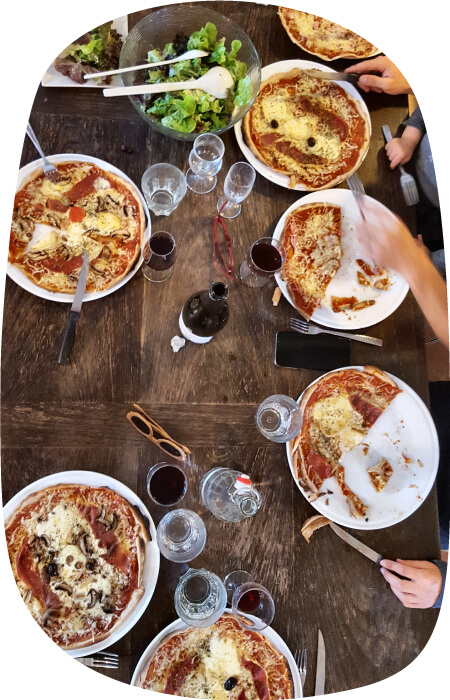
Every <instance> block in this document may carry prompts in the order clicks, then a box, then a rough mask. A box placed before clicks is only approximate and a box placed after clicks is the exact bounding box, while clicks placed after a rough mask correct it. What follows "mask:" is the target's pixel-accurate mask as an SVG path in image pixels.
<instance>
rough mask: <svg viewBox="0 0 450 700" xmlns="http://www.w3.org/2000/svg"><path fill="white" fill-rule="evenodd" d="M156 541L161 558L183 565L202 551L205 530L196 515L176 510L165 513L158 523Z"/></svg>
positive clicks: (204, 541) (192, 512) (181, 509)
mask: <svg viewBox="0 0 450 700" xmlns="http://www.w3.org/2000/svg"><path fill="white" fill-rule="evenodd" d="M156 541H157V543H158V547H159V549H160V552H161V554H162V555H163V557H165V558H166V559H169V560H170V561H176V562H180V563H184V562H187V561H191V560H192V559H195V557H197V556H198V555H199V554H200V552H202V551H203V548H204V546H205V543H206V528H205V525H204V523H203V520H202V519H201V517H200V516H199V515H197V513H194V511H192V510H186V509H183V508H178V509H177V510H171V511H170V512H169V513H166V515H165V516H164V517H163V519H162V520H161V521H160V523H159V525H158V529H157V531H156Z"/></svg>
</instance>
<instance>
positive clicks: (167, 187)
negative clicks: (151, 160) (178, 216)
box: [141, 163, 186, 216]
mask: <svg viewBox="0 0 450 700" xmlns="http://www.w3.org/2000/svg"><path fill="white" fill-rule="evenodd" d="M141 186H142V192H143V193H144V197H145V201H146V202H147V205H148V208H149V209H151V210H152V212H153V213H154V214H156V216H169V214H171V212H173V210H174V209H176V208H177V206H178V205H179V203H180V202H181V200H182V199H183V197H184V195H185V194H186V178H185V176H184V174H183V173H182V172H181V170H180V169H179V168H176V167H175V166H174V165H171V164H170V163H157V164H156V165H151V166H150V167H149V168H147V170H146V171H145V173H144V174H143V176H142V180H141Z"/></svg>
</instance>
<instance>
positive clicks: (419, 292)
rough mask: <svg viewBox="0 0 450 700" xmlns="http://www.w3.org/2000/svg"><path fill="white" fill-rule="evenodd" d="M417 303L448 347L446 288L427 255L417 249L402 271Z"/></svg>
mask: <svg viewBox="0 0 450 700" xmlns="http://www.w3.org/2000/svg"><path fill="white" fill-rule="evenodd" d="M402 273H403V276H404V277H405V278H406V280H407V282H408V284H409V286H410V289H411V291H412V293H413V294H414V296H415V298H416V300H417V303H418V304H419V306H420V308H421V309H422V311H423V313H424V315H425V317H426V319H427V321H428V323H429V324H430V326H431V327H432V329H433V330H434V332H435V333H436V336H437V337H438V338H439V340H440V341H441V342H442V343H444V345H445V346H446V347H447V348H448V347H449V323H448V304H447V287H446V284H445V282H444V280H443V279H442V277H441V275H440V274H439V272H438V271H437V270H436V268H435V267H434V265H433V263H432V262H431V260H430V259H429V257H428V255H427V254H426V253H425V252H424V251H423V250H421V249H420V248H417V250H415V251H413V253H412V254H411V256H410V259H409V263H408V265H407V266H405V268H404V270H402Z"/></svg>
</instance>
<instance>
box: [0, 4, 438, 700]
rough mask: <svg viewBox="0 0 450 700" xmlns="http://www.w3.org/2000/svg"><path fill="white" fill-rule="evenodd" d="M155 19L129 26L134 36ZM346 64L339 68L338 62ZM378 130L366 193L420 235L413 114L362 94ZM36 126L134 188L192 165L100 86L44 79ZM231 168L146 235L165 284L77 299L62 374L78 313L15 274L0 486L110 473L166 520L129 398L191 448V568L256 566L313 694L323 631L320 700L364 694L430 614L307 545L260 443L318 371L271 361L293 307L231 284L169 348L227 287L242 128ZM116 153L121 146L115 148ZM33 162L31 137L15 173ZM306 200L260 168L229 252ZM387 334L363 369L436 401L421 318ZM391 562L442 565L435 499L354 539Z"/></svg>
mask: <svg viewBox="0 0 450 700" xmlns="http://www.w3.org/2000/svg"><path fill="white" fill-rule="evenodd" d="M202 6H203V7H204V8H205V21H207V8H208V7H214V9H216V10H217V11H219V12H221V13H223V14H225V15H227V16H229V17H231V18H233V19H234V20H235V21H236V22H237V23H238V24H240V25H241V26H242V28H243V29H244V30H245V31H246V32H247V33H248V34H249V35H250V36H251V38H252V40H253V42H254V44H255V46H256V48H257V50H258V53H259V55H260V59H261V64H262V65H266V64H269V63H273V62H274V61H278V60H283V59H289V58H309V59H311V56H310V55H309V54H305V53H304V52H302V51H301V50H300V49H299V48H298V47H296V46H294V45H293V44H292V43H291V42H290V41H289V40H288V38H287V37H286V34H285V32H284V30H283V29H282V26H281V23H280V21H279V19H278V17H277V16H276V8H274V7H271V6H268V7H264V6H260V5H252V4H250V3H226V2H218V3H210V2H205V3H202ZM147 12H148V11H144V12H140V13H136V14H134V15H131V16H130V17H129V25H130V27H132V26H133V25H134V24H135V23H136V22H137V21H138V20H139V19H141V17H143V16H144V15H145V14H147ZM346 65H348V61H343V60H341V61H336V62H333V64H332V67H333V68H337V69H342V68H343V67H344V66H346ZM366 101H367V105H368V107H369V110H370V112H371V118H372V128H373V134H372V139H371V145H370V150H369V153H368V155H367V157H366V159H365V160H364V162H363V164H362V166H361V168H360V170H359V174H360V176H361V179H362V180H363V183H364V185H365V187H366V191H367V193H368V194H369V195H371V196H373V197H375V198H376V199H379V200H380V201H381V202H383V203H384V204H386V205H387V206H388V207H389V208H390V209H392V210H393V211H394V212H396V213H398V214H399V215H400V216H401V217H402V218H404V219H405V221H406V222H407V223H408V225H409V226H410V228H411V229H412V230H413V231H414V230H415V220H414V211H413V210H412V209H411V208H409V209H408V208H407V207H406V206H405V204H404V201H403V199H402V195H401V190H400V185H399V179H398V175H397V173H394V172H391V171H390V170H389V167H388V164H387V159H386V157H385V154H384V150H383V146H384V142H383V137H382V133H381V125H382V124H384V123H388V124H389V125H390V127H391V129H392V130H393V131H394V132H395V130H396V129H397V126H398V125H399V124H400V123H401V121H402V120H403V119H404V117H405V116H406V113H407V103H406V99H405V98H404V97H390V96H385V95H378V94H371V95H368V96H367V98H366ZM30 121H31V124H32V126H33V128H34V130H35V132H36V134H37V135H38V138H39V139H40V141H41V144H42V146H43V148H44V150H45V151H46V152H47V153H84V154H87V155H90V156H97V157H99V158H103V159H104V160H107V161H109V162H111V163H113V164H114V165H116V166H117V167H119V168H121V169H122V170H123V171H124V172H125V173H126V174H127V175H129V176H130V177H131V178H132V179H133V180H134V181H135V182H136V184H138V185H139V183H140V179H141V176H142V174H143V172H144V171H145V169H146V168H147V167H148V166H149V165H150V164H152V163H155V162H162V161H166V162H171V163H173V164H175V165H177V166H178V167H180V168H181V169H183V170H185V169H186V168H187V161H188V154H189V150H190V146H189V144H183V143H181V142H178V141H176V140H171V139H168V138H164V137H161V136H160V135H159V134H158V133H157V132H152V131H151V130H149V128H148V126H147V125H146V124H145V123H144V122H143V121H142V120H141V119H140V117H139V116H138V114H137V113H136V112H135V111H134V110H133V108H132V107H131V105H130V103H129V101H128V99H127V98H116V99H115V100H114V101H113V102H112V101H108V102H107V101H106V100H104V98H103V97H102V94H101V91H97V90H88V89H84V88H76V89H55V88H42V87H39V89H38V91H37V94H36V99H35V102H34V106H33V110H32V113H31V116H30ZM223 141H224V144H225V158H224V166H223V169H222V171H221V173H220V174H219V176H218V186H217V188H216V190H214V191H213V192H212V193H210V194H208V195H205V196H203V197H200V196H198V195H195V194H193V193H192V192H190V191H188V194H187V195H186V197H185V199H184V200H183V202H182V203H181V205H180V206H179V208H178V209H177V210H176V211H175V212H174V213H173V214H172V215H171V216H170V217H169V218H165V217H159V218H155V217H153V215H152V227H153V230H157V229H158V228H160V227H161V228H166V229H168V230H169V231H171V232H172V233H173V234H174V236H175V238H176V241H177V246H178V260H177V262H176V266H175V271H174V274H173V276H172V278H171V279H170V280H169V281H168V282H166V283H164V284H160V285H154V284H151V283H149V282H147V281H146V280H145V279H144V277H143V276H142V274H141V273H140V272H138V273H137V274H136V275H135V277H134V278H133V279H132V280H131V281H130V282H129V283H128V284H127V285H126V286H124V287H122V288H121V289H120V290H118V291H117V292H115V293H114V294H111V295H110V296H107V297H105V298H103V299H100V300H97V301H92V302H89V303H86V304H85V305H84V306H83V311H82V314H81V318H80V321H79V322H78V325H77V336H76V343H75V346H74V349H73V352H72V361H71V364H70V365H69V366H67V367H64V366H60V365H58V364H57V354H58V349H59V340H60V336H61V333H62V330H63V328H64V325H65V322H66V319H67V313H68V306H67V305H65V304H59V303H54V302H50V301H45V300H43V299H40V298H38V297H36V296H33V295H31V294H29V293H27V292H25V291H24V290H22V289H21V288H20V287H18V286H17V285H16V284H14V283H13V282H12V281H11V280H10V279H7V281H6V294H5V305H4V319H3V346H2V410H3V417H2V442H3V452H2V486H3V498H4V501H8V500H9V499H10V498H11V497H12V496H13V495H14V494H15V493H16V492H17V491H19V490H20V489H21V488H23V487H24V486H26V485H27V484H29V483H31V482H33V481H34V480H36V479H38V478H40V477H42V476H45V475H47V474H53V473H57V472H60V471H65V470H69V469H86V470H94V471H99V472H103V473H105V474H108V475H110V476H113V477H115V478H117V479H119V480H121V481H123V482H124V483H125V484H127V485H128V486H129V487H130V488H132V489H133V490H134V491H135V492H136V493H137V494H138V495H139V496H140V497H141V498H142V499H143V500H144V501H145V502H146V504H147V505H148V507H149V509H150V511H151V514H152V517H153V518H154V521H155V524H157V523H158V522H159V520H160V518H161V517H162V515H163V514H164V512H165V511H164V510H163V509H159V508H156V507H155V506H154V505H153V504H152V503H151V502H150V499H149V498H148V496H147V494H146V490H145V477H146V472H147V470H148V468H149V467H150V466H151V465H152V464H154V463H155V462H157V461H160V460H161V456H162V453H161V452H159V451H158V449H157V448H156V447H154V446H153V445H152V444H151V443H149V442H148V441H145V440H144V439H143V438H141V437H140V436H139V435H138V433H137V432H136V431H134V430H133V429H132V428H131V426H130V425H129V423H128V422H127V421H126V420H125V414H126V412H127V410H128V409H129V408H130V406H131V404H132V403H133V402H138V403H140V404H141V405H143V406H144V407H145V408H146V409H148V411H149V413H150V414H151V415H152V417H154V418H155V419H156V420H157V421H158V422H160V423H161V424H163V425H164V427H166V429H167V430H168V431H169V432H171V433H172V434H173V435H174V437H176V438H177V439H178V440H180V441H181V442H183V443H185V444H187V445H189V446H190V447H191V449H192V455H191V459H190V462H189V465H188V472H189V490H188V495H187V497H186V499H185V501H184V504H185V505H186V507H190V508H192V509H194V510H196V511H197V512H199V513H201V514H202V516H203V517H204V520H205V524H206V527H207V531H208V541H207V545H206V548H205V550H204V552H203V553H202V554H201V556H199V557H198V558H197V559H196V560H195V561H194V562H193V566H194V567H200V566H204V567H206V568H208V569H210V570H212V571H214V572H216V573H217V574H218V575H220V576H224V575H226V573H227V572H228V571H230V570H232V569H235V568H237V567H243V568H245V569H247V570H249V571H251V572H252V573H253V574H254V575H255V577H256V579H257V580H259V581H261V582H262V583H264V584H265V585H266V586H267V587H268V588H269V589H270V590H271V591H272V593H273V595H274V598H275V603H276V615H275V619H274V622H273V627H274V628H275V629H276V630H277V632H278V633H279V634H280V635H281V636H282V637H283V639H284V640H285V641H286V643H287V644H288V646H289V647H290V648H291V650H292V651H295V650H296V649H297V648H298V647H300V646H305V647H307V649H308V659H309V667H308V675H307V679H306V685H305V690H304V692H305V695H312V694H313V689H314V670H315V663H316V643H317V629H318V628H320V629H321V630H322V632H323V634H324V638H325V644H326V650H327V680H326V691H327V692H337V691H342V690H347V689H351V688H356V687H359V686H363V685H366V684H369V683H373V682H375V681H378V680H381V679H383V678H386V677H388V676H390V675H392V674H394V673H396V672H398V671H400V670H401V669H403V668H405V667H406V666H407V665H408V664H409V663H410V662H411V661H413V659H415V658H416V657H417V655H418V654H419V653H420V651H421V650H422V649H423V647H424V646H425V644H426V643H427V641H428V639H429V637H430V635H431V633H432V631H433V628H434V625H435V622H436V619H437V612H436V611H419V610H412V611H411V610H406V609H404V608H403V607H402V605H401V604H400V602H399V601H398V600H397V598H395V597H394V595H393V594H392V593H391V591H390V589H389V588H388V586H387V584H386V583H385V581H384V579H383V578H382V576H381V575H380V573H379V570H378V568H377V567H376V566H375V565H374V564H372V563H371V562H370V561H369V560H367V559H365V558H364V557H362V556H360V555H359V554H358V553H357V552H355V551H354V550H351V549H350V548H349V547H347V546H346V545H344V544H343V543H342V542H340V541H337V540H336V537H335V535H334V534H333V533H332V532H331V530H328V529H325V530H321V531H320V532H318V533H317V534H316V535H315V536H314V538H313V539H312V540H311V542H310V544H307V543H306V542H305V540H304V539H303V538H302V536H301V534H300V526H301V524H302V522H303V521H304V520H305V519H306V518H307V517H309V516H311V515H313V514H314V513H315V511H314V509H313V507H312V506H311V505H310V504H309V503H307V502H306V500H305V499H304V498H303V496H302V495H301V494H300V493H299V491H298V490H297V488H296V487H295V484H294V483H293V481H292V478H291V476H290V472H289V468H288V465H287V460H286V455H285V449H284V447H283V446H280V445H275V444H272V443H268V442H267V441H265V440H264V438H262V437H261V435H260V434H259V433H258V431H257V429H256V427H255V423H254V415H255V411H256V408H257V405H258V404H259V403H260V401H261V400H262V399H264V398H265V397H266V396H268V395H270V394H273V393H285V394H288V395H291V396H294V397H296V396H298V395H299V394H300V393H301V392H302V391H303V389H304V388H305V387H306V386H307V385H308V384H309V383H310V382H311V381H312V380H313V379H315V378H316V377H318V376H320V374H321V372H319V371H298V370H291V369H281V368H278V367H275V365H274V362H273V355H274V341H275V333H276V331H278V330H284V329H287V327H288V323H289V318H290V316H291V311H292V309H291V307H290V306H289V304H288V303H287V302H285V301H284V300H282V301H281V302H280V305H279V306H278V307H277V308H275V307H273V306H272V304H271V297H272V293H273V289H274V282H273V281H272V282H270V283H269V284H268V285H267V286H266V287H264V288H263V289H261V290H253V289H249V288H247V287H244V286H243V285H242V284H240V283H239V282H238V281H236V280H233V281H232V282H231V283H230V285H229V288H230V292H229V305H230V322H229V323H228V325H227V326H226V328H225V329H224V330H223V331H222V332H221V333H220V335H218V336H217V337H216V338H214V340H213V341H212V342H211V343H209V344H207V345H204V346H196V345H193V344H189V343H188V344H187V346H186V347H185V348H184V349H183V350H182V351H180V352H179V353H178V354H174V353H173V352H172V350H171V347H170V339H171V338H172V336H174V335H175V334H176V333H177V332H178V315H179V312H180V309H181V307H182V305H183V303H184V301H185V300H186V299H187V297H188V296H189V295H190V294H192V293H193V292H194V291H196V290H199V289H204V288H206V287H207V286H209V284H210V283H211V282H212V281H213V280H216V279H223V277H222V276H221V274H220V272H218V270H217V269H216V268H215V266H214V264H213V258H212V246H211V236H212V220H213V216H214V214H215V203H216V199H217V197H218V196H220V194H221V191H222V186H223V181H224V179H225V175H226V173H227V171H228V169H229V167H230V165H231V164H232V163H233V162H236V161H238V160H242V154H241V153H240V151H239V148H238V146H237V142H236V139H235V136H234V133H233V131H232V130H231V131H228V132H227V133H225V134H224V136H223ZM122 145H123V146H125V147H126V149H128V150H129V151H131V152H127V150H122V148H121V147H122ZM35 158H36V153H35V151H34V149H33V146H32V145H31V143H30V142H29V141H28V140H26V141H25V142H24V150H23V154H22V161H21V162H22V165H23V164H26V163H28V162H30V161H32V160H34V159H35ZM299 196H300V195H299V193H298V192H292V191H289V190H287V189H284V188H281V187H277V186H276V185H274V184H273V183H271V182H269V181H268V180H266V179H264V178H262V177H261V176H259V175H258V176H257V178H256V182H255V186H254V190H253V192H252V194H251V195H250V197H249V198H248V199H247V200H246V201H245V202H244V203H243V206H242V214H241V215H240V216H239V217H238V218H237V219H234V220H230V222H229V232H230V235H231V237H232V240H233V251H234V256H235V260H236V261H237V263H238V264H239V263H240V261H241V260H242V258H243V257H244V255H245V253H246V250H247V248H248V246H249V244H250V243H251V242H252V241H254V240H255V239H256V238H259V237H261V236H263V235H271V233H272V232H273V229H274V226H275V224H276V222H277V220H278V219H279V217H280V216H281V214H282V213H283V212H284V211H285V209H286V208H287V207H288V206H290V204H292V203H293V202H294V201H296V200H297V199H298V198H299ZM370 334H371V335H375V336H378V337H381V338H383V340H384V346H383V348H382V349H380V348H375V347H372V346H365V345H362V344H357V343H353V344H352V348H351V363H352V364H364V363H370V364H375V365H378V366H380V367H381V368H383V369H384V370H387V371H388V372H391V373H393V374H394V375H396V376H398V377H400V378H401V379H403V380H404V381H405V382H407V383H408V384H409V385H410V386H411V387H412V388H413V389H414V390H415V391H416V392H417V393H418V394H419V395H420V396H421V397H422V398H423V399H424V400H425V401H427V399H428V395H427V379H426V371H425V355H424V342H423V318H422V316H421V313H420V311H419V309H418V307H417V305H416V303H415V301H414V299H413V298H412V296H411V295H408V296H407V298H406V299H405V301H404V302H403V303H402V305H401V306H400V308H399V309H398V310H397V311H396V312H395V313H394V314H392V316H390V317H389V318H388V319H386V320H385V321H383V322H382V323H379V324H378V325H376V326H374V327H372V328H371V329H370ZM213 466H223V467H232V468H237V469H241V470H243V471H246V472H248V473H249V474H250V475H251V476H252V478H253V480H254V481H255V482H256V483H257V484H259V487H260V491H261V493H262V496H263V499H264V503H263V507H262V509H261V510H260V511H259V512H258V513H257V515H256V516H255V517H254V518H253V519H250V520H249V521H246V522H243V523H238V524H227V523H222V522H220V521H218V520H215V519H214V518H213V517H212V515H211V514H210V513H208V512H204V511H203V510H202V506H201V504H200V501H199V496H198V483H199V479H200V477H201V476H202V474H204V473H205V472H206V471H207V470H208V469H210V468H212V467H213ZM355 534H356V536H360V538H361V539H363V540H364V542H366V543H367V544H368V545H369V546H371V547H372V548H374V549H376V550H377V551H379V552H382V553H383V554H384V555H385V556H389V557H396V556H400V557H403V558H406V559H420V558H432V557H437V556H438V554H439V549H438V534H437V514H436V500H435V493H434V491H433V492H432V493H431V495H430V496H429V497H428V499H427V500H426V502H425V503H423V505H422V506H421V507H420V509H419V510H418V511H416V513H414V515H412V516H411V517H409V518H408V519H407V520H406V521H404V522H402V523H399V524H397V525H395V526H394V527H390V528H386V529H383V530H377V531H365V532H361V533H358V531H356V533H355ZM184 568H186V567H185V566H183V565H177V564H173V563H170V562H168V561H167V560H165V559H162V560H161V572H160V577H159V580H158V583H157V586H156V590H155V594H154V596H153V598H152V600H151V602H150V604H149V606H148V608H147V610H146V612H145V614H144V615H143V617H142V618H141V620H140V621H139V622H138V624H137V625H136V626H135V627H134V628H133V629H132V630H131V632H129V633H128V634H127V635H126V636H125V637H124V638H123V639H122V640H121V641H119V642H118V643H117V644H115V645H114V647H113V648H112V650H113V651H117V652H118V653H119V654H120V657H121V661H120V667H119V669H118V671H116V672H106V673H107V674H108V675H110V676H111V677H114V678H117V679H119V680H121V681H123V682H125V683H128V682H129V681H130V679H131V675H132V673H133V670H134V667H135V665H136V663H137V661H138V660H139V657H140V655H141V654H142V652H143V651H144V649H145V648H146V646H147V645H148V644H149V642H150V641H151V639H152V638H153V637H154V636H155V635H156V634H157V633H158V632H159V631H161V630H162V629H163V627H165V626H166V625H167V624H169V623H170V622H171V621H173V620H174V619H175V617H176V615H175V610H174V607H173V591H174V589H175V586H176V583H177V580H178V578H179V575H180V573H181V572H182V571H183V570H184Z"/></svg>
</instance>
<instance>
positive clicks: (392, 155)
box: [385, 137, 416, 170]
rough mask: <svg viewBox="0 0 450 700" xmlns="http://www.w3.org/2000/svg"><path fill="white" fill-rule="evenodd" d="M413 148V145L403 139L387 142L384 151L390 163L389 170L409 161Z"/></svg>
mask: <svg viewBox="0 0 450 700" xmlns="http://www.w3.org/2000/svg"><path fill="white" fill-rule="evenodd" d="M415 147H416V145H415V143H412V142H411V141H409V140H408V139H404V138H403V137H402V138H395V139H392V140H391V141H388V143H387V144H386V146H385V151H386V153H387V157H388V158H389V160H390V162H391V170H393V169H394V168H396V167H397V165H403V164H404V163H407V162H408V161H409V160H411V158H412V155H413V153H414V149H415Z"/></svg>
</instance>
